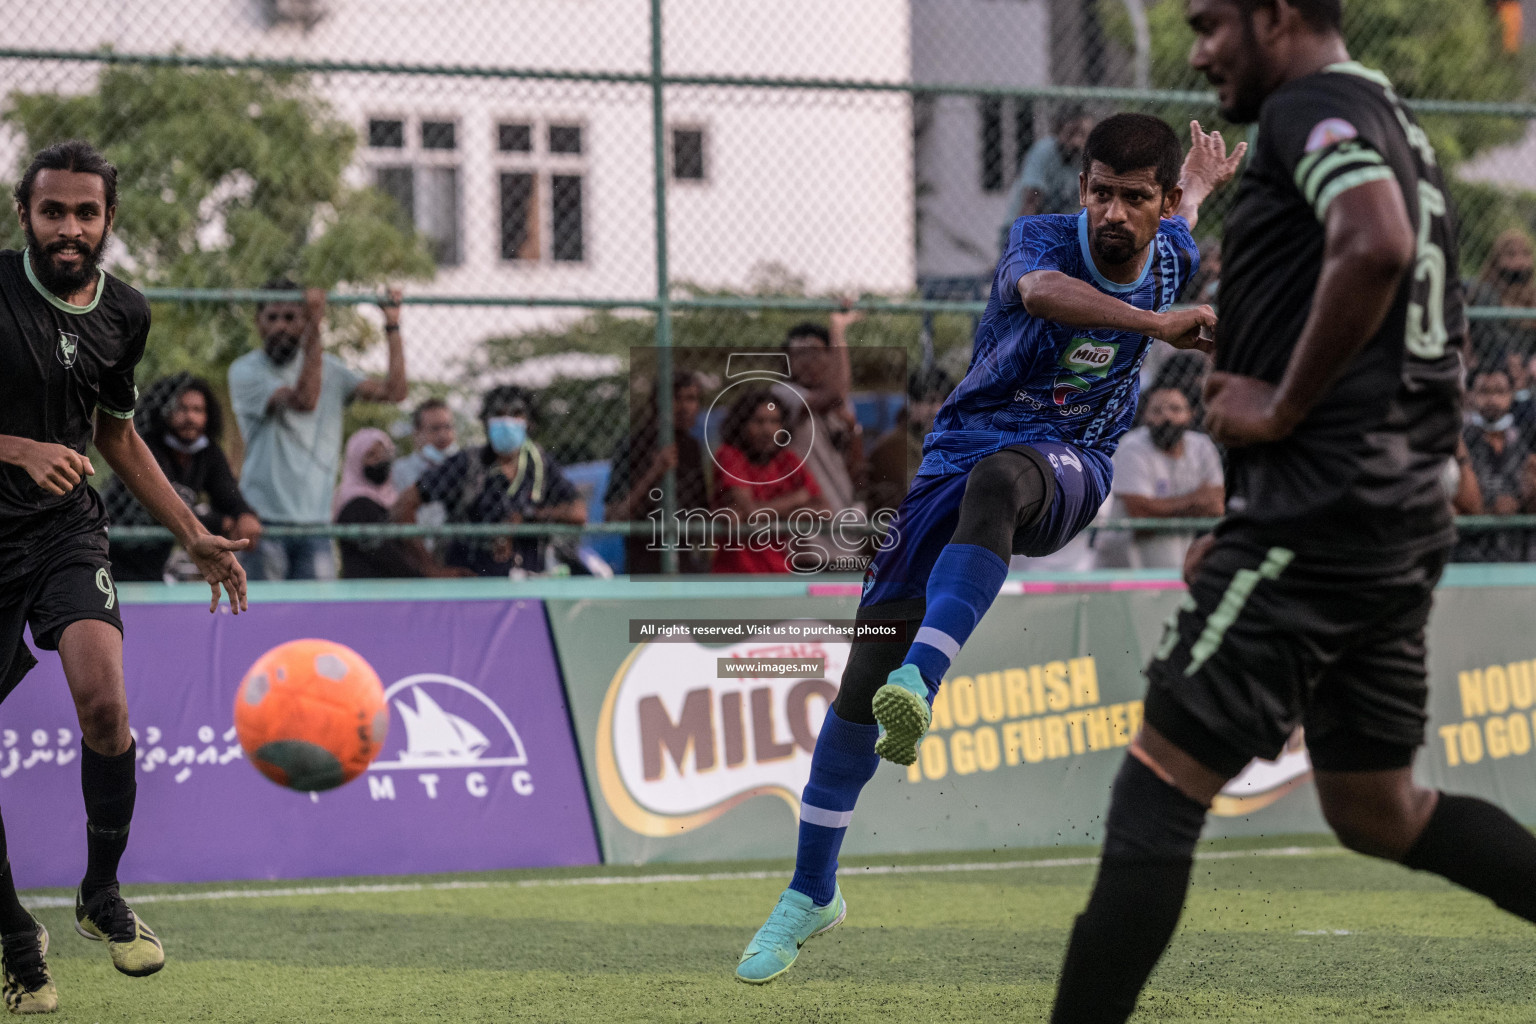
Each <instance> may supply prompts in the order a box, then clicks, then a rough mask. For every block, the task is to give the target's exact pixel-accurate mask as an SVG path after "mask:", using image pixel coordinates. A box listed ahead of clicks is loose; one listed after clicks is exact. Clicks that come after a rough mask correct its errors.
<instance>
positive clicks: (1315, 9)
mask: <svg viewBox="0 0 1536 1024" xmlns="http://www.w3.org/2000/svg"><path fill="white" fill-rule="evenodd" d="M1275 2H1276V0H1237V4H1238V6H1239V7H1241V8H1242V9H1243V11H1244V12H1245V13H1247V14H1249V15H1252V13H1253V10H1254V8H1256V7H1273V6H1275ZM1285 2H1286V3H1288V4H1290V5H1291V6H1292V7H1294V8H1296V12H1297V13H1298V14H1300V15H1301V18H1302V20H1303V21H1305V22H1306V23H1307V24H1308V25H1309V26H1310V27H1312V28H1313V29H1315V30H1317V31H1318V32H1340V31H1342V30H1343V28H1344V3H1343V0H1285Z"/></svg>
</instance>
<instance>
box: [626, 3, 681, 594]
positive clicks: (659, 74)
mask: <svg viewBox="0 0 1536 1024" xmlns="http://www.w3.org/2000/svg"><path fill="white" fill-rule="evenodd" d="M661 5H662V0H651V145H652V147H653V150H654V152H653V156H654V158H655V172H656V348H657V353H656V448H657V450H658V451H660V450H661V449H663V448H666V447H667V446H668V445H670V444H672V443H673V441H674V440H676V439H675V438H674V437H673V436H672V282H671V280H670V279H669V273H668V270H667V122H666V99H665V93H666V81H665V79H664V78H663V71H664V68H663V64H662V59H661V27H662V20H661ZM676 511H677V469H676V468H675V467H674V468H671V469H668V470H667V472H666V475H665V476H664V477H662V481H661V541H662V547H661V571H662V572H663V573H665V574H667V575H669V576H671V575H676V574H677V550H676V549H675V548H674V547H673V545H672V543H671V537H672V529H671V524H672V522H673V519H674V513H675V512H676ZM626 568H630V567H629V566H626Z"/></svg>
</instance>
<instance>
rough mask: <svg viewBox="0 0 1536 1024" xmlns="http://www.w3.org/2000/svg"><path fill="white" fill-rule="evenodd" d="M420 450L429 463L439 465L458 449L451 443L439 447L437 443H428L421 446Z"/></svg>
mask: <svg viewBox="0 0 1536 1024" xmlns="http://www.w3.org/2000/svg"><path fill="white" fill-rule="evenodd" d="M420 451H421V457H422V458H424V459H426V460H427V463H428V464H429V465H433V466H438V465H441V464H442V462H443V460H444V459H446V458H448V456H450V455H452V454H453V453H454V452H455V451H456V447H455V446H453V445H450V446H449V447H447V448H439V447H438V446H437V445H435V444H426V445H422V446H421V449H420Z"/></svg>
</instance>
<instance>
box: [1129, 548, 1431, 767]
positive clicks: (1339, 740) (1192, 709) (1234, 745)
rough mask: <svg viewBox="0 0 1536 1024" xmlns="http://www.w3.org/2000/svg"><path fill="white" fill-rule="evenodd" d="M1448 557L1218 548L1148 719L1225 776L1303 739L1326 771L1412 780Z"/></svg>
mask: <svg viewBox="0 0 1536 1024" xmlns="http://www.w3.org/2000/svg"><path fill="white" fill-rule="evenodd" d="M1449 554H1450V550H1449V548H1447V547H1436V548H1435V549H1434V550H1432V551H1430V552H1427V553H1424V554H1421V555H1418V556H1414V557H1411V558H1408V559H1405V560H1404V561H1403V562H1402V563H1401V564H1398V565H1375V566H1365V565H1351V564H1348V563H1338V562H1327V561H1323V560H1318V559H1310V560H1309V559H1305V558H1303V557H1300V556H1296V555H1294V554H1293V553H1292V552H1291V551H1290V550H1289V549H1286V548H1283V547H1280V546H1277V545H1274V544H1269V543H1266V542H1264V541H1263V540H1261V539H1259V538H1258V537H1257V536H1255V535H1254V534H1252V533H1250V532H1248V531H1246V530H1243V529H1234V530H1229V531H1227V532H1225V533H1223V534H1221V535H1219V536H1218V539H1217V540H1216V542H1215V543H1214V544H1212V546H1211V549H1210V551H1209V552H1208V553H1207V555H1206V557H1205V560H1204V561H1203V562H1202V563H1201V565H1200V570H1199V572H1198V573H1197V574H1196V577H1195V581H1194V584H1193V585H1192V586H1191V587H1190V590H1189V593H1188V594H1187V595H1185V598H1184V602H1183V604H1181V605H1180V606H1179V610H1178V612H1177V613H1176V614H1175V616H1174V618H1173V619H1172V620H1171V621H1170V622H1169V623H1168V628H1167V631H1166V632H1165V633H1164V635H1163V640H1162V643H1161V644H1160V645H1159V646H1158V649H1157V651H1156V653H1155V654H1154V656H1153V660H1152V663H1151V664H1150V665H1148V666H1147V680H1148V683H1149V685H1148V688H1147V700H1146V711H1145V714H1146V720H1147V722H1149V723H1150V724H1151V725H1152V726H1154V727H1155V728H1156V729H1157V730H1158V731H1159V732H1161V733H1162V734H1163V735H1164V736H1166V737H1168V738H1169V739H1170V740H1172V741H1173V742H1174V743H1175V744H1176V745H1177V746H1179V747H1180V748H1182V749H1183V750H1184V751H1185V752H1186V753H1188V754H1190V755H1191V756H1192V757H1194V758H1195V759H1196V760H1198V761H1200V762H1201V763H1202V764H1204V765H1206V766H1207V767H1209V768H1211V769H1213V770H1215V771H1218V772H1221V773H1223V774H1225V775H1226V776H1227V777H1229V778H1230V777H1231V776H1233V775H1236V774H1237V773H1238V772H1240V771H1242V769H1243V766H1244V765H1246V764H1247V763H1248V761H1249V760H1250V759H1251V758H1255V757H1259V758H1264V759H1266V760H1273V759H1274V758H1276V757H1277V756H1279V754H1280V751H1281V748H1282V747H1283V746H1284V745H1285V742H1286V740H1287V739H1288V738H1289V737H1290V736H1291V734H1292V733H1293V732H1294V731H1295V730H1296V727H1297V726H1301V727H1303V728H1304V729H1305V733H1306V744H1307V749H1308V751H1309V753H1310V754H1311V758H1312V764H1313V765H1314V766H1315V767H1317V768H1319V769H1321V770H1323V771H1375V770H1381V769H1388V768H1404V767H1407V766H1408V765H1409V764H1411V763H1412V761H1413V754H1414V751H1415V750H1416V749H1417V748H1418V747H1419V746H1421V745H1422V744H1423V742H1424V723H1425V721H1426V719H1427V715H1426V714H1425V706H1426V703H1427V701H1428V697H1429V686H1428V673H1427V671H1426V669H1425V663H1424V627H1425V624H1426V623H1427V622H1428V621H1429V610H1430V605H1431V603H1432V599H1433V594H1434V588H1435V584H1436V583H1438V582H1439V580H1440V574H1441V572H1442V571H1443V570H1444V568H1445V563H1446V560H1447V559H1448V557H1449Z"/></svg>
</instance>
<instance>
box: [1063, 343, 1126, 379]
mask: <svg viewBox="0 0 1536 1024" xmlns="http://www.w3.org/2000/svg"><path fill="white" fill-rule="evenodd" d="M1119 353H1120V345H1119V343H1118V342H1103V343H1101V342H1096V341H1094V340H1093V339H1092V338H1073V339H1072V344H1070V345H1068V346H1067V350H1066V351H1065V352H1063V353H1062V354H1061V366H1062V368H1063V369H1066V370H1069V371H1071V372H1072V373H1075V374H1077V375H1078V376H1082V377H1103V376H1105V375H1106V374H1108V373H1109V368H1110V367H1111V366H1113V365H1114V364H1115V356H1117V355H1118V354H1119Z"/></svg>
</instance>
